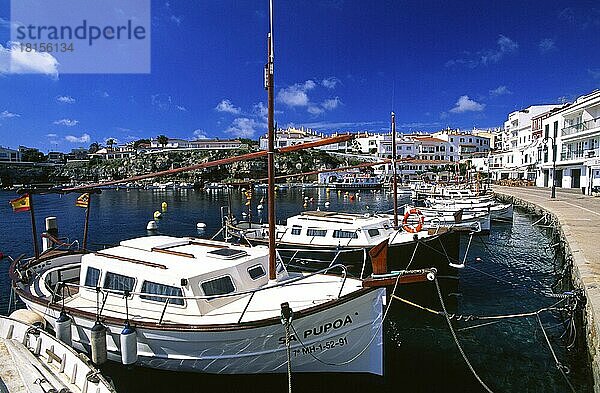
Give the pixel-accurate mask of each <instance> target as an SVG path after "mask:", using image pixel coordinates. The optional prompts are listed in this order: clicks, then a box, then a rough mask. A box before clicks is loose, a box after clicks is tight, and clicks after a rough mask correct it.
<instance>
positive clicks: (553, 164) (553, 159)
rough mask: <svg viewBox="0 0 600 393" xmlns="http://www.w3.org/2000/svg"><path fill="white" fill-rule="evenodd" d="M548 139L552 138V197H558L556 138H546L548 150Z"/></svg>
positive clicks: (545, 142)
mask: <svg viewBox="0 0 600 393" xmlns="http://www.w3.org/2000/svg"><path fill="white" fill-rule="evenodd" d="M548 139H552V194H551V196H550V198H556V140H554V138H553V137H551V136H547V137H546V138H544V145H546V151H548Z"/></svg>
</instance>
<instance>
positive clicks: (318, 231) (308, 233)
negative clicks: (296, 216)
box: [306, 228, 327, 237]
mask: <svg viewBox="0 0 600 393" xmlns="http://www.w3.org/2000/svg"><path fill="white" fill-rule="evenodd" d="M326 234H327V229H315V228H308V229H307V230H306V236H319V237H325V235H326Z"/></svg>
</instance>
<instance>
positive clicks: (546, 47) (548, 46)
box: [538, 38, 558, 54]
mask: <svg viewBox="0 0 600 393" xmlns="http://www.w3.org/2000/svg"><path fill="white" fill-rule="evenodd" d="M538 48H539V49H540V53H542V54H544V53H548V52H552V51H555V50H557V49H558V48H557V47H556V44H555V43H554V40H552V39H550V38H544V39H543V40H541V41H540V43H539V44H538Z"/></svg>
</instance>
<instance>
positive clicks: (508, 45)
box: [446, 35, 519, 68]
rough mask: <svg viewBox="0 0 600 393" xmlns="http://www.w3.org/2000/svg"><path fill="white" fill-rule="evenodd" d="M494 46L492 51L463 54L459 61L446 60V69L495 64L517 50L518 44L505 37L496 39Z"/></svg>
mask: <svg viewBox="0 0 600 393" xmlns="http://www.w3.org/2000/svg"><path fill="white" fill-rule="evenodd" d="M496 45H497V47H496V48H494V49H485V50H481V51H479V52H477V53H471V52H465V53H464V55H465V56H464V57H462V58H460V59H453V60H448V61H447V62H446V67H454V66H465V67H468V68H475V67H478V66H480V65H489V64H495V63H498V62H499V61H500V60H502V59H503V58H504V57H505V56H507V55H510V54H513V53H515V52H516V51H517V50H518V49H519V44H518V43H517V42H516V41H513V40H512V39H510V38H508V37H507V36H505V35H500V37H498V40H497V41H496Z"/></svg>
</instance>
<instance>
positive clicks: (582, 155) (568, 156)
mask: <svg viewBox="0 0 600 393" xmlns="http://www.w3.org/2000/svg"><path fill="white" fill-rule="evenodd" d="M594 157H600V149H592V150H576V151H568V152H564V153H560V160H561V161H571V160H580V159H586V158H594Z"/></svg>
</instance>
